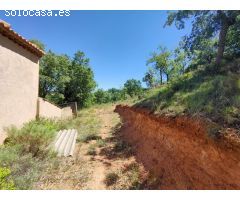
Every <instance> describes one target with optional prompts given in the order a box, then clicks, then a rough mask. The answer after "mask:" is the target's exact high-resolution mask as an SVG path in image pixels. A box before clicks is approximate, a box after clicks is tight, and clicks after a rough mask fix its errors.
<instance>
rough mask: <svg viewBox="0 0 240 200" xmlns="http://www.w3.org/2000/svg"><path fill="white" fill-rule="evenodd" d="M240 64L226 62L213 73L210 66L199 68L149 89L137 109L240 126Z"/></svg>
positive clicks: (236, 61) (237, 61)
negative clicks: (203, 117) (201, 117)
mask: <svg viewBox="0 0 240 200" xmlns="http://www.w3.org/2000/svg"><path fill="white" fill-rule="evenodd" d="M239 62H240V60H239V59H237V60H235V61H234V62H232V63H226V64H225V65H224V66H222V67H221V70H220V72H219V73H211V67H212V65H211V64H210V65H203V66H199V67H198V68H197V69H195V70H191V71H189V72H187V73H185V74H183V75H182V76H179V77H177V78H175V79H172V80H171V81H170V82H169V83H168V84H165V85H162V86H160V87H159V88H155V89H153V90H149V92H148V93H149V94H148V97H147V98H146V99H145V100H143V101H141V102H139V103H137V104H136V105H135V106H138V107H145V108H148V109H150V110H152V111H154V112H155V113H160V114H168V115H169V114H170V115H177V114H191V115H194V114H198V115H202V116H207V117H209V118H211V119H212V120H213V121H216V122H219V123H226V124H228V125H232V126H235V127H239V124H240V74H239V72H237V71H236V70H239V69H240V68H239ZM233 69H234V70H233Z"/></svg>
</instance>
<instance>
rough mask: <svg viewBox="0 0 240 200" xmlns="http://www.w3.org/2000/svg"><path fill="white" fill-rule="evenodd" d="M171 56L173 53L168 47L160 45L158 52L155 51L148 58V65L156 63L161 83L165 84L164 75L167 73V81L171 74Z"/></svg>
mask: <svg viewBox="0 0 240 200" xmlns="http://www.w3.org/2000/svg"><path fill="white" fill-rule="evenodd" d="M170 56H171V53H170V52H169V51H168V50H167V48H165V47H162V46H160V47H159V48H158V52H153V53H152V55H151V58H150V59H148V60H147V65H149V64H154V67H155V68H156V69H157V70H158V71H159V75H160V84H163V75H164V74H165V75H166V78H167V82H168V80H169V75H170V71H171V70H170Z"/></svg>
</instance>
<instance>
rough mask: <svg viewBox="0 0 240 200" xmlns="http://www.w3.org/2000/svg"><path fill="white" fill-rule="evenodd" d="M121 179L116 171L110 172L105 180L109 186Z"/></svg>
mask: <svg viewBox="0 0 240 200" xmlns="http://www.w3.org/2000/svg"><path fill="white" fill-rule="evenodd" d="M118 179H119V176H118V174H117V173H115V172H110V173H108V174H107V175H106V177H105V180H104V183H105V184H106V185H107V186H111V185H113V184H115V183H116V182H117V180H118Z"/></svg>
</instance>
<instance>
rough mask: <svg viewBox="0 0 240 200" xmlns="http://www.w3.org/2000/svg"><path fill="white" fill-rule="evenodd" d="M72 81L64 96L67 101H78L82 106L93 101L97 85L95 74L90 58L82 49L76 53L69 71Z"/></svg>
mask: <svg viewBox="0 0 240 200" xmlns="http://www.w3.org/2000/svg"><path fill="white" fill-rule="evenodd" d="M69 76H70V81H69V83H68V84H67V87H66V89H65V93H64V96H65V98H66V101H67V102H73V101H76V102H77V103H78V105H79V106H80V107H87V106H89V105H91V104H92V103H93V100H94V99H93V98H94V96H93V91H94V89H95V87H96V82H95V80H94V74H93V71H92V69H91V68H90V66H89V59H88V58H86V57H85V54H84V53H83V52H81V51H78V52H77V53H75V55H74V58H73V61H72V63H71V69H70V72H69Z"/></svg>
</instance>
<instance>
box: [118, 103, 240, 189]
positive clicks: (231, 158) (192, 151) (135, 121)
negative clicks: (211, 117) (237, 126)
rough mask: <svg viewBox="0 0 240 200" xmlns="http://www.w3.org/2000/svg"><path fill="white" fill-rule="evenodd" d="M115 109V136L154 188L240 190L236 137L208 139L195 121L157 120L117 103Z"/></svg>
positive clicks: (239, 153)
mask: <svg viewBox="0 0 240 200" xmlns="http://www.w3.org/2000/svg"><path fill="white" fill-rule="evenodd" d="M115 111H116V112H117V113H119V114H120V116H121V118H122V121H123V126H122V130H121V131H120V134H122V137H123V138H124V140H126V141H127V142H128V143H129V144H131V145H132V146H133V149H134V152H135V154H136V157H137V160H138V161H139V162H141V163H142V164H143V165H144V167H145V168H146V169H147V170H148V171H150V172H151V173H152V174H154V176H155V177H157V187H158V188H159V189H240V170H239V167H240V147H239V146H238V141H239V139H238V138H235V139H233V140H232V139H231V138H232V137H229V135H226V136H224V134H223V136H221V137H220V138H218V139H216V138H215V139H212V138H210V137H209V136H208V133H207V128H206V127H207V126H206V122H204V121H202V120H199V119H198V120H197V119H192V118H188V117H183V116H182V117H175V118H173V117H172V118H168V117H160V116H159V117H158V116H156V115H153V114H150V113H149V112H147V111H145V110H142V109H138V108H132V107H128V106H121V105H119V106H117V107H116V109H115Z"/></svg>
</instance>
